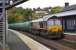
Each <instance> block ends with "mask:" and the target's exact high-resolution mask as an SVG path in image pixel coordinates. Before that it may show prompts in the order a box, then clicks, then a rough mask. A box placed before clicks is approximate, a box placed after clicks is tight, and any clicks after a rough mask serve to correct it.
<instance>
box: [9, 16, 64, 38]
mask: <svg viewBox="0 0 76 50" xmlns="http://www.w3.org/2000/svg"><path fill="white" fill-rule="evenodd" d="M9 28H12V29H17V30H22V31H29V32H30V33H31V34H34V35H39V36H42V37H46V38H51V39H54V38H63V37H64V34H63V31H62V30H63V26H62V19H61V18H58V17H56V16H52V17H50V18H48V19H47V20H45V18H40V19H36V20H32V21H28V22H24V23H15V24H10V27H9Z"/></svg>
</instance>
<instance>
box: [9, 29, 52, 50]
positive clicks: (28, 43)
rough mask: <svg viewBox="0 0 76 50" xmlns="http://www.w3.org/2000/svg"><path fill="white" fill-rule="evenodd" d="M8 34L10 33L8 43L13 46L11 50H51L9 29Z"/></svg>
mask: <svg viewBox="0 0 76 50" xmlns="http://www.w3.org/2000/svg"><path fill="white" fill-rule="evenodd" d="M8 32H9V33H10V34H9V40H8V42H9V45H10V46H11V45H12V46H11V48H16V50H51V49H49V48H48V47H46V46H44V45H42V44H41V43H39V42H37V41H35V40H33V39H32V38H30V37H28V36H26V35H24V34H22V33H20V32H17V31H15V30H11V29H9V30H8ZM12 36H13V37H12ZM17 38H18V39H17ZM11 40H12V41H11ZM16 40H17V41H18V42H17V41H16ZM19 41H21V42H22V43H20V42H19ZM10 42H11V43H10ZM17 44H18V45H19V46H18V45H17ZM19 48H20V49H19Z"/></svg>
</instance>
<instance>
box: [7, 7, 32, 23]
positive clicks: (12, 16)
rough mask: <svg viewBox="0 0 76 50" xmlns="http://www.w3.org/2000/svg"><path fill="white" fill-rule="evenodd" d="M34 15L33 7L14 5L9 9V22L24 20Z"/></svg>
mask: <svg viewBox="0 0 76 50" xmlns="http://www.w3.org/2000/svg"><path fill="white" fill-rule="evenodd" d="M31 15H32V9H30V8H26V9H23V8H22V7H13V8H12V9H9V10H7V16H8V23H14V22H24V21H26V20H29V16H31Z"/></svg>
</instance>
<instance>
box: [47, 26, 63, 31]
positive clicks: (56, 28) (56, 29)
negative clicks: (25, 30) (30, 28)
mask: <svg viewBox="0 0 76 50" xmlns="http://www.w3.org/2000/svg"><path fill="white" fill-rule="evenodd" d="M60 30H62V25H51V26H48V31H52V32H57V31H60Z"/></svg>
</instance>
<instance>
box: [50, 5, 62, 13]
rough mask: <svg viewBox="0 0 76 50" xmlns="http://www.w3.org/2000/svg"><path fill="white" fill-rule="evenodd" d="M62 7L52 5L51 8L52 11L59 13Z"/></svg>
mask: <svg viewBox="0 0 76 50" xmlns="http://www.w3.org/2000/svg"><path fill="white" fill-rule="evenodd" d="M60 9H61V8H60V7H59V6H55V7H52V8H51V13H58V12H60Z"/></svg>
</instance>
